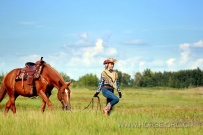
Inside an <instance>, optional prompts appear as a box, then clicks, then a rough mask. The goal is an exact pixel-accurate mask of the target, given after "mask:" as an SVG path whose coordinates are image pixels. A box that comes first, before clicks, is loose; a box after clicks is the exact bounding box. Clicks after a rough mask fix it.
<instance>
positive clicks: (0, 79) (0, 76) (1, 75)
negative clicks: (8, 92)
mask: <svg viewBox="0 0 203 135" xmlns="http://www.w3.org/2000/svg"><path fill="white" fill-rule="evenodd" d="M3 78H4V73H3V72H2V73H1V74H0V84H1V82H2V80H3Z"/></svg>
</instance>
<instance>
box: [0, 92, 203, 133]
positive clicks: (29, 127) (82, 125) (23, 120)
mask: <svg viewBox="0 0 203 135" xmlns="http://www.w3.org/2000/svg"><path fill="white" fill-rule="evenodd" d="M56 93H57V91H56V90H54V91H53V95H52V96H51V98H50V99H51V101H52V103H53V106H52V111H51V112H49V111H48V110H47V109H46V111H45V113H44V114H41V112H40V106H41V99H40V98H35V99H30V98H25V97H19V98H17V100H16V107H17V115H16V116H13V114H12V112H11V110H10V111H9V113H8V116H7V117H5V116H4V114H3V111H4V107H5V103H6V102H7V100H8V97H6V98H5V99H4V100H3V101H2V102H1V103H0V110H1V111H0V133H1V134H2V135H7V134H9V135H10V134H12V135H41V134H43V135H67V134H71V135H72V134H74V135H75V134H76V135H77V134H88V135H89V134H102V135H103V134H107V135H108V134H116V135H117V134H133V135H134V134H139V135H140V134H149V135H151V134H164V135H165V134H167V135H174V134H175V135H176V134H177V135H180V134H196V135H198V134H199V135H200V134H202V132H203V129H202V126H203V95H202V93H203V88H196V89H188V90H161V89H159V90H150V89H123V91H122V93H123V97H122V98H121V99H120V102H119V103H118V104H117V105H116V106H115V107H114V108H113V111H112V113H111V115H110V116H108V117H105V116H104V115H103V114H102V113H101V112H100V110H97V108H96V105H97V104H96V103H97V100H96V98H95V100H94V109H93V110H92V108H91V105H90V106H89V108H88V109H85V110H84V107H86V106H87V105H88V104H89V102H90V101H91V98H92V96H93V94H94V93H95V91H92V90H87V89H80V90H79V89H72V93H71V105H72V111H65V112H64V111H62V110H61V104H60V102H59V101H58V99H57V96H56ZM99 96H100V99H101V104H102V108H103V107H105V98H104V97H103V95H102V94H101V93H100V95H99Z"/></svg>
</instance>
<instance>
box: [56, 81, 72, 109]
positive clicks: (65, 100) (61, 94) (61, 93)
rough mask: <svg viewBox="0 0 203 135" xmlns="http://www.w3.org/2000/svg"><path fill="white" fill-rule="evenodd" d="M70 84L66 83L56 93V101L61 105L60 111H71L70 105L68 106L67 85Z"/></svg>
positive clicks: (68, 93)
mask: <svg viewBox="0 0 203 135" xmlns="http://www.w3.org/2000/svg"><path fill="white" fill-rule="evenodd" d="M71 83H72V82H71V81H70V82H67V83H66V84H65V86H64V87H62V88H61V89H60V90H59V91H58V95H57V96H58V99H59V100H60V101H61V103H62V109H63V110H70V109H71V105H70V93H71V91H70V89H69V85H70V84H71Z"/></svg>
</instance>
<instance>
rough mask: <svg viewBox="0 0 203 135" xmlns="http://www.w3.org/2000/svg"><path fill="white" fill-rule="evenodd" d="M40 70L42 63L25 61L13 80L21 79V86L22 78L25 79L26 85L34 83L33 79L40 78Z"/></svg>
mask: <svg viewBox="0 0 203 135" xmlns="http://www.w3.org/2000/svg"><path fill="white" fill-rule="evenodd" d="M41 71H42V65H36V64H35V63H33V62H27V63H25V67H24V68H21V69H20V70H19V72H18V74H17V75H16V78H15V80H16V81H19V80H22V87H23V82H24V80H27V81H26V83H27V84H28V85H34V80H36V79H39V78H40V74H41Z"/></svg>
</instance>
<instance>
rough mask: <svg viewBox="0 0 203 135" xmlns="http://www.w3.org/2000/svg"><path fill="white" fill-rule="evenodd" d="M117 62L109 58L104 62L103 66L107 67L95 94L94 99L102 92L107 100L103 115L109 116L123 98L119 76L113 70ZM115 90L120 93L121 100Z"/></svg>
mask: <svg viewBox="0 0 203 135" xmlns="http://www.w3.org/2000/svg"><path fill="white" fill-rule="evenodd" d="M115 62H117V60H116V59H113V58H108V59H107V60H105V61H104V63H103V64H104V65H105V69H104V71H103V72H102V73H101V79H100V82H99V85H98V89H97V92H96V93H95V94H94V97H97V96H98V94H99V93H100V91H102V94H103V95H104V96H105V97H106V98H107V105H106V107H105V108H104V109H103V113H104V114H105V115H109V111H110V110H111V108H112V107H113V106H114V105H115V104H117V103H118V102H119V98H121V97H122V94H121V91H120V86H119V81H118V74H117V72H116V71H114V70H113V68H114V63H115ZM114 89H116V90H117V91H118V94H119V98H118V97H117V96H116V95H115V94H114Z"/></svg>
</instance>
